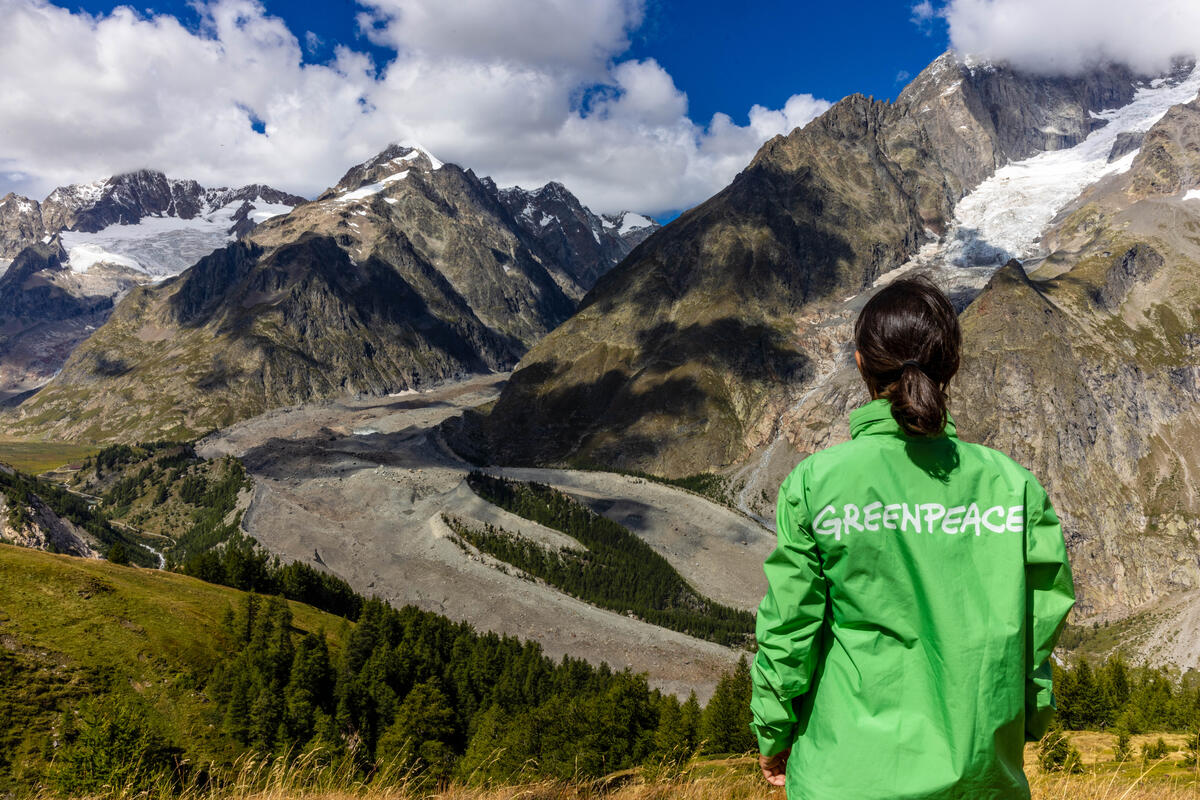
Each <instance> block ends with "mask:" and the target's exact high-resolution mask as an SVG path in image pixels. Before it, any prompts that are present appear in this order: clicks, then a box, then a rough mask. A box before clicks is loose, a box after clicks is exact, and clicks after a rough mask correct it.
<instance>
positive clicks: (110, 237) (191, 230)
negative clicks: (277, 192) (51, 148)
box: [61, 187, 292, 278]
mask: <svg viewBox="0 0 1200 800" xmlns="http://www.w3.org/2000/svg"><path fill="white" fill-rule="evenodd" d="M68 188H75V187H68ZM242 205H243V202H242V201H241V200H235V201H233V202H230V203H227V204H225V205H223V206H221V207H219V208H216V209H213V210H211V211H209V212H208V213H207V214H201V215H199V216H196V217H193V218H192V219H180V218H179V217H145V218H143V219H142V220H141V221H140V222H138V223H137V224H136V225H110V226H108V227H107V228H105V229H104V230H101V231H97V232H96V233H80V232H78V231H63V232H62V234H61V237H62V243H63V249H65V250H66V251H67V254H68V261H69V264H70V267H71V269H72V270H73V271H75V272H87V271H88V269H89V268H91V267H92V266H95V265H96V264H100V263H107V264H118V265H121V266H125V267H129V268H130V269H135V270H137V271H139V272H142V273H145V274H146V275H148V276H150V277H151V278H165V277H170V276H172V275H178V274H179V273H180V272H182V271H183V270H185V269H187V268H188V267H190V266H191V265H192V264H195V263H196V262H197V261H199V260H200V259H201V258H203V257H204V256H206V255H208V254H209V253H211V252H212V251H214V250H217V249H219V248H222V247H224V246H225V245H227V244H229V242H231V241H233V239H234V236H233V233H232V229H233V227H234V225H235V222H234V219H233V218H234V216H235V215H236V214H237V212H238V211H239V210H240V209H241V207H242ZM291 210H292V207H291V206H287V205H281V204H271V203H256V204H255V205H254V207H253V209H252V210H251V211H250V214H249V216H250V219H252V220H253V221H254V222H255V223H258V222H261V221H263V220H266V219H270V218H272V217H277V216H279V215H281V214H287V213H288V212H289V211H291Z"/></svg>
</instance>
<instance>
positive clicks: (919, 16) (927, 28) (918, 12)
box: [910, 0, 937, 36]
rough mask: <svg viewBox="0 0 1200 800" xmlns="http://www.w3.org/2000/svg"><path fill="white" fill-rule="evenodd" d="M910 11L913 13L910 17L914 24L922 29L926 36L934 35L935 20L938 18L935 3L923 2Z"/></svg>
mask: <svg viewBox="0 0 1200 800" xmlns="http://www.w3.org/2000/svg"><path fill="white" fill-rule="evenodd" d="M910 10H911V12H912V16H911V17H910V19H911V20H912V23H913V24H914V25H916V26H917V27H918V28H920V29H921V30H922V32H924V33H925V35H926V36H931V35H933V19H934V17H936V16H937V11H936V10H935V9H934V7H933V3H932V2H930V0H921V2H919V3H917V4H916V5H914V6H913V7H912V8H911V9H910Z"/></svg>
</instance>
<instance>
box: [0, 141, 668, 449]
mask: <svg viewBox="0 0 1200 800" xmlns="http://www.w3.org/2000/svg"><path fill="white" fill-rule="evenodd" d="M130 185H132V186H144V185H150V186H155V187H157V188H160V189H161V188H162V187H163V186H165V187H167V188H170V189H172V191H166V190H164V191H162V192H155V193H153V194H152V195H150V196H148V197H146V198H141V197H140V196H139V195H138V194H137V193H136V192H126V193H120V194H117V193H114V196H116V197H119V198H121V199H122V202H120V203H116V202H115V201H114V202H113V203H112V204H110V205H109V206H106V207H105V209H106V210H105V211H104V213H100V212H99V211H94V212H92V213H91V214H90V216H80V215H77V220H79V219H82V220H84V222H83V223H79V224H87V225H90V226H92V227H94V226H95V225H99V224H100V223H101V222H111V221H113V220H117V221H118V222H119V221H120V220H121V219H124V218H123V217H120V214H122V213H124V211H125V210H127V209H131V208H145V207H153V208H158V209H162V208H164V207H165V208H168V209H176V210H178V209H179V208H181V207H182V206H183V205H184V203H183V200H181V199H179V197H176V196H175V195H176V194H178V193H177V192H176V193H175V194H172V192H173V191H174V188H178V187H179V186H190V185H192V184H190V183H188V182H170V181H167V182H165V183H163V182H161V181H159V182H149V183H147V182H145V181H140V180H139V181H131V182H130ZM56 194H57V193H56ZM52 197H54V195H52ZM180 197H182V198H183V199H184V200H186V199H187V198H191V197H193V194H187V193H184V194H182V195H180ZM219 199H220V200H224V199H225V196H224V195H221V196H220V197H219ZM164 204H167V205H166V206H164ZM187 208H188V210H189V211H190V209H191V206H188V207H187ZM223 208H229V205H228V204H227V205H225V206H223ZM239 213H240V212H239ZM251 213H252V212H251ZM130 214H131V216H130V217H129V219H133V218H134V217H135V215H133V212H130ZM234 216H237V214H235V215H234ZM241 216H242V217H243V219H246V218H248V217H247V215H246V214H245V213H242V214H241ZM143 219H144V218H143ZM88 221H91V222H88ZM656 227H657V224H656V223H654V222H652V221H650V220H647V219H644V218H636V219H635V218H633V217H630V216H629V215H627V216H626V217H624V218H614V219H608V220H605V219H602V218H600V217H598V216H597V215H595V214H593V213H591V212H590V211H589V210H587V209H586V208H584V207H583V206H582V205H581V204H580V203H579V201H578V200H577V199H576V198H575V197H574V196H573V195H571V194H570V192H568V191H567V190H566V189H565V188H564V187H562V186H561V185H559V184H548V185H547V186H545V187H542V188H541V189H539V190H537V191H533V192H527V191H525V190H522V189H520V188H518V187H514V188H511V189H499V188H498V187H497V186H496V184H495V183H494V182H493V181H491V180H487V179H480V178H478V177H476V176H475V174H474V173H473V172H471V171H470V170H463V169H461V168H459V167H458V166H456V165H453V164H443V163H442V162H440V161H438V160H437V159H436V158H434V157H433V156H432V155H430V154H429V153H428V152H427V151H425V150H423V149H420V148H417V147H406V146H400V145H395V146H392V147H389V148H388V149H386V150H384V151H383V152H382V153H380V154H379V155H377V156H375V157H374V158H372V159H370V160H368V161H366V162H364V163H362V164H359V165H357V166H354V167H352V168H351V169H350V170H348V171H347V173H346V174H345V175H344V176H343V177H342V179H341V180H340V181H338V183H337V184H336V185H334V186H333V187H331V188H329V189H328V190H326V191H325V192H323V193H322V194H321V195H320V196H319V197H317V198H316V199H315V200H314V201H312V202H308V203H298V204H297V205H296V206H295V208H294V209H292V210H290V211H289V212H288V213H283V214H273V215H272V216H270V217H269V218H266V219H263V220H262V221H260V222H259V223H258V224H257V225H256V226H254V227H253V229H252V230H249V231H245V232H243V233H241V235H240V236H239V238H238V239H237V240H236V241H234V242H233V243H230V244H227V245H225V246H223V247H221V248H220V249H216V250H214V251H212V252H211V253H210V254H208V255H205V256H204V257H203V258H201V259H199V260H198V261H197V262H196V263H195V264H194V265H192V266H190V267H189V268H187V269H186V270H183V271H182V272H180V273H179V274H178V275H175V276H172V277H168V278H166V279H164V280H161V281H156V282H153V283H145V284H140V285H138V286H137V287H136V288H134V289H131V290H130V293H129V295H128V297H127V298H126V299H125V300H124V301H123V302H121V303H120V304H119V305H118V306H117V307H116V309H115V310H114V311H112V312H111V317H109V318H107V320H106V321H105V323H104V324H103V325H99V326H96V330H95V331H94V332H93V333H91V334H90V336H89V337H88V338H87V339H86V341H84V342H83V343H82V344H79V345H78V346H77V347H74V348H73V349H71V354H70V356H69V357H68V358H67V359H66V360H65V362H64V363H62V366H61V371H60V372H59V373H58V374H57V376H56V377H55V378H54V379H53V380H51V381H50V382H49V383H48V384H47V385H46V386H45V387H44V388H42V389H41V390H40V391H39V392H38V393H37V394H36V395H34V396H33V397H31V398H29V399H27V400H25V401H24V402H23V403H22V404H21V405H20V406H19V407H18V408H17V409H16V413H17V415H18V419H17V421H15V422H14V423H13V428H12V429H13V430H14V431H18V430H36V431H38V432H39V433H46V432H50V433H53V434H54V435H55V436H70V437H78V438H83V439H87V440H92V441H96V440H105V439H114V438H123V437H134V438H142V439H146V438H163V437H168V436H169V437H181V436H182V437H188V436H192V437H194V436H195V435H196V434H198V433H201V432H203V431H205V430H209V429H211V428H214V427H221V426H225V425H228V424H231V423H232V422H235V421H237V420H239V419H243V418H245V417H248V416H252V415H254V414H257V413H261V412H262V411H265V410H267V409H269V408H272V407H277V406H281V405H289V404H294V403H299V402H304V401H307V400H310V399H315V398H321V397H329V396H332V395H336V394H342V393H351V394H354V393H363V394H370V395H379V394H388V393H396V392H401V391H405V390H409V389H414V388H419V387H422V386H425V385H428V384H430V383H433V382H437V381H441V380H445V379H448V378H452V377H456V376H463V375H467V374H472V373H479V372H487V371H494V370H504V369H507V368H510V367H511V366H512V365H513V364H515V363H516V362H517V360H518V359H519V358H520V357H521V355H522V354H523V353H524V352H525V350H527V349H528V348H529V347H530V346H531V345H532V344H533V343H534V342H535V341H537V340H538V339H539V338H541V337H542V336H543V335H545V334H546V333H547V332H548V331H550V330H551V329H552V328H553V327H555V326H556V325H557V324H558V323H560V322H562V321H563V320H564V319H566V318H567V317H568V316H570V314H571V313H572V312H573V311H574V309H575V305H576V303H577V301H578V300H579V298H580V297H582V296H583V294H584V292H585V291H586V290H587V289H588V288H590V287H591V286H592V284H593V283H594V281H595V279H596V277H597V276H599V275H601V274H603V273H604V272H605V271H607V270H608V269H609V268H610V267H611V266H612V265H613V264H614V263H616V261H618V260H619V259H620V258H621V257H622V256H623V255H625V254H626V253H628V252H629V251H630V250H631V249H632V247H633V246H634V244H636V243H637V242H639V241H640V240H641V239H643V238H645V236H646V235H648V233H649V231H651V230H653V229H654V228H656ZM110 230H112V228H111V226H110V227H107V228H103V229H102V231H110ZM230 233H233V234H236V233H237V232H236V231H230ZM65 236H66V234H63V235H61V236H60V240H61V239H62V238H63V237H65ZM67 244H70V243H69V242H68V243H67ZM56 248H57V249H56ZM65 248H66V245H59V244H58V243H57V242H56V240H54V239H53V238H51V240H50V241H49V242H47V243H45V244H37V245H34V246H32V248H27V249H26V250H25V251H23V252H22V253H21V254H20V255H18V257H17V259H16V260H15V261H14V262H13V267H10V271H13V270H15V271H14V272H13V275H14V281H16V280H21V281H22V283H21V286H22V287H27V286H32V284H31V283H30V278H28V277H26V275H27V274H28V273H34V272H36V273H39V274H45V273H47V272H53V271H54V270H55V269H58V270H60V271H61V269H62V267H63V265H64V264H67V263H71V264H73V263H74V260H75V258H76V255H75V254H76V252H77V250H78V248H75V249H69V250H68V251H67V257H66V258H65V259H64V257H63V253H62V252H61V251H62V250H63V249H65ZM55 265H57V266H55ZM88 271H89V272H90V269H89V270H88ZM10 294H12V295H13V296H18V295H19V294H20V293H19V292H11V293H10ZM75 311H76V312H77V313H75V314H74V316H72V320H73V321H76V322H78V321H79V320H80V319H81V317H83V316H85V315H84V313H83V311H82V310H81V309H79V308H76V309H75ZM107 313H108V309H107V308H97V309H96V310H95V311H93V312H91V314H92V316H93V317H95V316H98V315H103V314H107ZM167 386H169V387H171V388H170V390H169V391H163V388H164V387H167Z"/></svg>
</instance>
